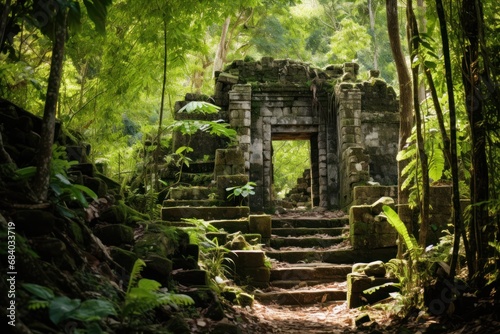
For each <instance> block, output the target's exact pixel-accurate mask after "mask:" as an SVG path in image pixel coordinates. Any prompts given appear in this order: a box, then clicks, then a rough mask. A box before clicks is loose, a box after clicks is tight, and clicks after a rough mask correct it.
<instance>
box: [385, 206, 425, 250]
mask: <svg viewBox="0 0 500 334" xmlns="http://www.w3.org/2000/svg"><path fill="white" fill-rule="evenodd" d="M382 210H384V213H385V216H386V217H387V221H388V222H389V224H391V225H392V226H393V227H394V228H395V229H396V231H397V232H398V234H399V235H400V236H401V237H402V238H403V241H404V242H405V244H406V247H407V248H408V250H409V251H410V253H413V252H414V251H415V250H416V249H417V248H418V243H417V241H416V240H415V237H413V236H412V235H410V234H409V233H408V229H407V228H406V225H405V223H403V221H402V220H401V218H399V216H398V214H397V213H396V212H395V211H394V210H393V209H392V208H391V207H389V206H387V205H384V206H383V207H382Z"/></svg>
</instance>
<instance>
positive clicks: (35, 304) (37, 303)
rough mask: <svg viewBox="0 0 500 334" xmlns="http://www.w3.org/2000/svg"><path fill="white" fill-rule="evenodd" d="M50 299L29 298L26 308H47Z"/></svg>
mask: <svg viewBox="0 0 500 334" xmlns="http://www.w3.org/2000/svg"><path fill="white" fill-rule="evenodd" d="M49 304H50V301H48V300H36V299H33V300H30V301H29V303H28V310H39V309H42V308H48V307H49Z"/></svg>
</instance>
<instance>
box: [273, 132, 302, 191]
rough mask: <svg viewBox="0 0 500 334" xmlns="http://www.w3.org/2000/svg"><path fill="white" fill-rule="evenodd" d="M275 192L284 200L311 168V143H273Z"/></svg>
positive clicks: (281, 141)
mask: <svg viewBox="0 0 500 334" xmlns="http://www.w3.org/2000/svg"><path fill="white" fill-rule="evenodd" d="M272 145H273V177H274V181H273V184H274V191H275V192H276V194H277V196H278V197H279V198H283V197H284V196H285V195H286V193H288V192H289V191H290V190H292V188H293V187H294V185H295V184H296V183H297V179H299V178H301V177H302V175H303V173H304V171H305V170H307V169H310V168H311V162H310V160H311V159H310V148H309V146H310V143H309V141H305V140H280V141H273V142H272Z"/></svg>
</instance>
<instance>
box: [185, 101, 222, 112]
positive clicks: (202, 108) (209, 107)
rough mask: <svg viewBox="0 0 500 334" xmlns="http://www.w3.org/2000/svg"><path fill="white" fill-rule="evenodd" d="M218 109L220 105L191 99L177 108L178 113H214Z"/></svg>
mask: <svg viewBox="0 0 500 334" xmlns="http://www.w3.org/2000/svg"><path fill="white" fill-rule="evenodd" d="M219 110H220V107H218V106H216V105H213V104H211V103H208V102H203V101H192V102H189V103H188V104H186V105H185V106H184V107H182V108H181V109H179V111H178V112H179V113H181V112H185V113H195V112H199V113H203V114H215V113H217V112H218V111H219Z"/></svg>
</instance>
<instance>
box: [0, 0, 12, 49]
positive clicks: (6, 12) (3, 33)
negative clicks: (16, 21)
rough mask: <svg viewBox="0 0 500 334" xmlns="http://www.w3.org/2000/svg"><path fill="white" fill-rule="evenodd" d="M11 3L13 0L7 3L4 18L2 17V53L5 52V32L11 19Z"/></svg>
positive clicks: (0, 41)
mask: <svg viewBox="0 0 500 334" xmlns="http://www.w3.org/2000/svg"><path fill="white" fill-rule="evenodd" d="M11 3H12V1H11V0H7V1H6V2H5V4H4V5H3V12H2V16H1V17H0V52H1V51H3V44H4V43H5V30H6V29H7V20H8V19H9V14H10V5H11Z"/></svg>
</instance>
